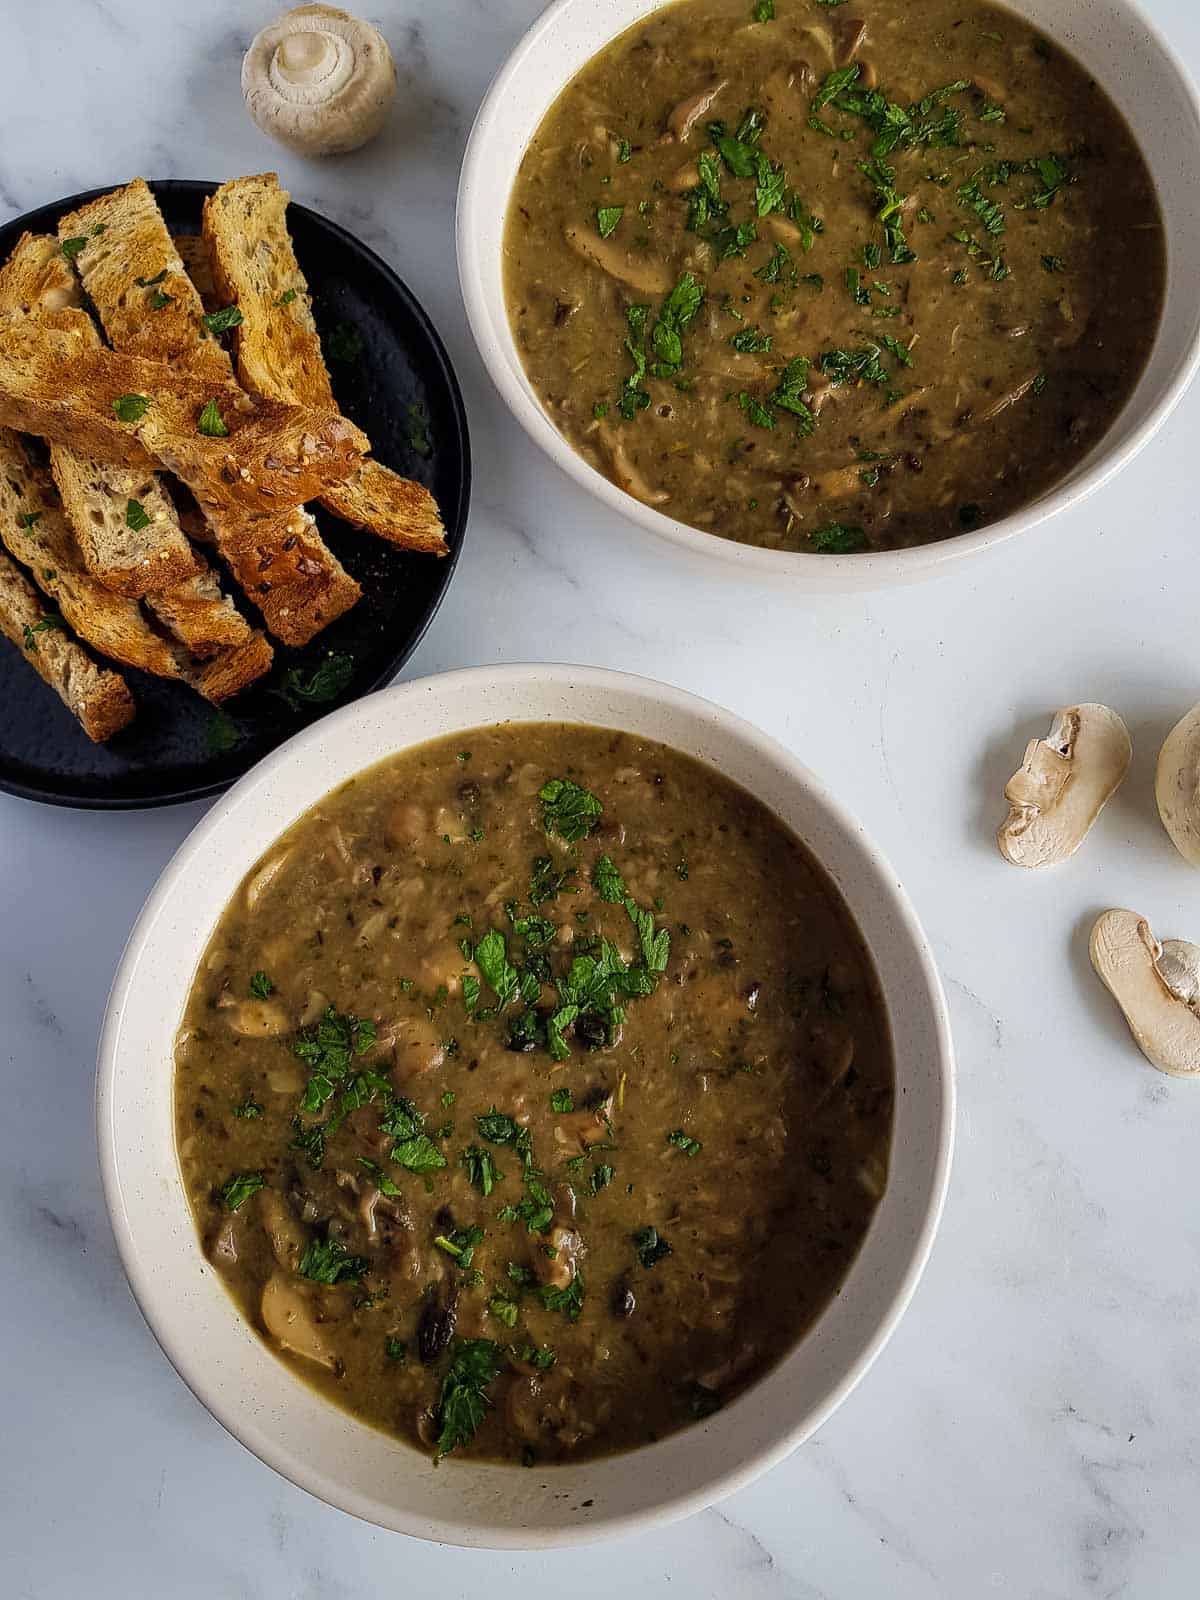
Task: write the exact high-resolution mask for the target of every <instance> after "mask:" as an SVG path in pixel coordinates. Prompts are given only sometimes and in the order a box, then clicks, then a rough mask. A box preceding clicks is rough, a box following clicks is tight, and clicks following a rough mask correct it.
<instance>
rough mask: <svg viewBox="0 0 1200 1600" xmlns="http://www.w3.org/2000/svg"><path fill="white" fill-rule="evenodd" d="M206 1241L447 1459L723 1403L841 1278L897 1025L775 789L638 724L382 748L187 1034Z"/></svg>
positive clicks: (308, 830) (312, 1343) (593, 1434)
mask: <svg viewBox="0 0 1200 1600" xmlns="http://www.w3.org/2000/svg"><path fill="white" fill-rule="evenodd" d="M176 1059H177V1072H176V1115H177V1133H178V1147H179V1156H180V1161H181V1166H182V1171H183V1175H184V1179H185V1183H186V1187H187V1190H188V1194H189V1197H190V1200H191V1204H192V1207H193V1211H194V1215H195V1219H196V1224H197V1227H198V1230H199V1232H200V1235H201V1239H202V1242H203V1246H204V1249H205V1251H206V1253H207V1255H208V1258H209V1260H210V1261H211V1262H212V1264H213V1266H214V1267H215V1268H216V1270H217V1272H218V1273H219V1274H220V1276H221V1278H222V1280H223V1281H224V1283H225V1284H226V1286H227V1287H228V1289H229V1291H230V1293H231V1294H232V1295H233V1297H234V1299H235V1300H236V1302H237V1304H238V1305H239V1307H240V1308H241V1310H242V1311H243V1313H244V1314H245V1316H246V1318H247V1319H248V1320H249V1321H250V1323H251V1324H252V1325H253V1326H254V1328H255V1329H256V1330H257V1331H258V1332H259V1333H260V1334H261V1335H262V1336H263V1337H264V1338H265V1339H266V1341H267V1342H268V1344H269V1345H270V1347H271V1348H272V1349H273V1350H274V1351H275V1352H276V1353H277V1354H278V1355H280V1356H281V1357H282V1359H284V1360H285V1361H286V1362H288V1363H289V1365H290V1366H291V1367H292V1368H293V1370H294V1371H295V1372H296V1373H297V1375H298V1376H301V1377H303V1378H305V1379H306V1380H308V1381H309V1382H310V1383H312V1384H314V1385H315V1386H316V1387H318V1388H319V1389H320V1390H321V1391H322V1392H323V1393H324V1394H326V1395H327V1396H329V1397H330V1398H331V1399H333V1400H335V1401H336V1402H337V1403H339V1404H340V1405H342V1406H345V1407H346V1408H347V1409H349V1410H350V1411H352V1412H353V1413H354V1414H355V1415H357V1416H359V1417H360V1418H362V1419H363V1420H364V1421H367V1422H370V1423H372V1424H374V1425H375V1426H377V1427H379V1428H382V1429H385V1430H387V1431H389V1432H391V1433H393V1434H395V1435H396V1436H397V1437H399V1438H401V1439H405V1440H408V1441H409V1442H411V1443H413V1444H416V1445H418V1446H420V1447H421V1448H423V1449H426V1450H429V1451H431V1452H433V1453H434V1454H437V1455H442V1454H445V1453H447V1452H449V1451H451V1450H456V1449H457V1450H461V1451H465V1452H468V1453H470V1454H472V1455H478V1456H482V1457H485V1458H494V1459H502V1460H505V1461H525V1462H527V1463H528V1462H531V1461H533V1460H538V1461H555V1460H562V1459H566V1458H571V1459H579V1458H581V1457H586V1456H590V1455H597V1454H602V1453H605V1452H610V1451H615V1450H621V1449H627V1448H631V1447H633V1446H636V1445H640V1444H644V1443H646V1442H648V1441H650V1440H654V1439H657V1438H661V1437H662V1436H663V1435H665V1434H668V1433H670V1432H672V1431H673V1430H675V1429H677V1428H680V1427H682V1426H684V1425H686V1424H687V1423H688V1422H690V1421H692V1420H695V1419H697V1418H702V1417H704V1416H707V1415H708V1414H710V1413H711V1412H712V1411H714V1410H716V1409H717V1408H718V1407H719V1406H721V1405H722V1404H723V1403H724V1402H726V1401H728V1400H729V1399H730V1398H732V1397H733V1396H735V1395H736V1394H737V1393H738V1392H739V1391H740V1390H741V1389H742V1388H744V1387H745V1386H746V1385H747V1384H749V1383H751V1382H753V1381H754V1380H755V1379H756V1378H757V1377H759V1376H761V1375H762V1373H763V1372H765V1371H766V1370H767V1369H768V1368H769V1367H770V1366H771V1365H772V1364H774V1363H775V1362H777V1361H778V1360H779V1359H780V1358H781V1357H783V1356H784V1355H786V1354H787V1353H788V1352H789V1350H790V1349H791V1348H792V1347H793V1346H794V1344H795V1342H796V1340H797V1339H798V1338H799V1336H800V1335H801V1334H802V1333H803V1332H804V1330H805V1329H806V1328H807V1327H808V1326H809V1325H810V1324H811V1323H812V1322H813V1320H814V1319H815V1318H816V1317H817V1316H819V1314H820V1312H821V1310H822V1308H823V1307H824V1306H825V1305H826V1304H827V1302H828V1301H829V1299H830V1298H831V1297H832V1296H833V1295H834V1294H836V1292H837V1290H838V1286H839V1285H840V1283H841V1282H842V1280H843V1278H844V1277H845V1274H846V1272H847V1271H848V1269H849V1267H850V1265H851V1263H852V1261H853V1259H854V1257H855V1255H856V1253H857V1251H858V1249H859V1247H860V1245H861V1244H862V1241H863V1238H864V1236H865V1233H866V1230H867V1228H868V1225H869V1223H870V1220H871V1217H872V1214H873V1212H874V1210H875V1207H876V1204H877V1202H878V1200H879V1198H880V1196H881V1194H882V1192H883V1189H884V1185H885V1182H886V1174H887V1163H888V1150H889V1142H890V1136H891V1124H892V1092H893V1077H892V1062H891V1046H890V1037H889V1030H888V1025H887V1020H886V1016H885V1013H884V1009H883V1005H882V1002H881V999H880V996H879V992H878V988H877V985H876V980H875V976H874V972H873V969H872V965H871V962H870V958H869V956H868V955H867V952H866V951H865V949H864V947H863V945H862V942H861V939H860V937H859V935H858V933H857V931H856V929H855V927H854V925H853V923H852V921H851V919H850V917H849V915H848V912H847V910H846V908H845V906H844V904H843V903H842V900H841V898H840V895H839V894H838V892H837V890H836V889H835V888H834V886H833V885H832V883H831V882H830V881H829V880H828V878H826V876H825V875H824V874H823V873H822V871H821V870H820V868H819V867H818V866H817V865H816V863H815V862H814V861H813V860H812V859H811V857H810V856H809V855H808V853H807V851H806V850H805V848H804V846H803V845H802V844H801V843H800V841H799V840H798V839H797V838H796V837H795V836H794V835H793V834H792V833H791V832H789V830H788V829H787V828H786V827H784V826H783V824H782V823H781V822H780V821H779V820H778V818H776V817H775V816H774V815H773V814H772V813H771V812H770V811H768V810H767V809H766V808H765V807H764V806H763V805H761V804H760V803H759V802H758V801H756V800H755V799H753V798H752V797H751V796H750V795H748V794H747V793H745V792H744V791H743V790H741V789H740V788H738V787H737V786H736V785H734V784H733V783H731V782H729V781H728V780H726V779H725V778H723V777H722V776H720V775H719V774H718V773H717V772H715V771H714V770H712V769H711V768H708V767H705V766H702V765H700V764H699V763H697V762H695V761H693V760H692V759H691V758H689V757H686V756H683V755H681V754H679V753H677V752H675V751H673V750H670V749H667V748H665V747H664V746H662V745H659V744H654V743H651V742H648V741H646V740H643V739H639V738H636V737H634V736H632V735H628V734H622V733H614V732H611V731H607V730H602V729H598V728H590V727H579V726H568V725H555V724H549V725H547V724H536V725H535V724H501V725H499V726H497V727H493V728H485V729H479V730H476V731H474V732H473V733H470V734H466V735H459V736H457V737H455V738H454V739H451V740H441V741H438V742H436V743H433V744H429V745H425V746H423V747H420V748H418V749H415V750H412V751H410V752H407V753H405V754H403V755H400V756H397V757H395V758H393V759H391V760H388V761H385V762H383V763H382V764H380V765H379V766H377V767H374V768H371V769H370V770H368V771H366V772H364V773H363V774H361V775H360V776H359V777H357V778H355V779H354V780H352V781H351V782H350V783H348V784H346V785H344V786H343V787H342V788H340V789H338V790H337V791H335V792H334V793H332V794H330V795H329V796H327V797H326V798H325V799H324V800H322V801H321V802H320V803H319V804H318V805H317V806H315V807H314V808H313V809H312V810H311V811H310V812H308V813H307V814H306V815H305V816H304V817H302V818H301V819H300V820H299V821H298V822H297V823H296V824H295V825H294V826H293V827H292V828H291V829H290V830H289V831H288V832H287V833H286V834H284V836H283V837H282V838H281V839H280V840H279V841H278V842H277V844H276V845H275V846H274V847H273V848H272V849H271V851H270V852H269V853H268V854H267V855H266V856H265V857H264V858H263V860H262V861H261V862H259V863H258V865H257V866H256V867H255V868H254V869H253V870H252V871H251V873H250V874H249V875H248V876H247V878H246V880H245V881H244V883H243V884H242V886H241V888H240V889H239V890H238V892H237V894H236V896H235V897H234V899H233V901H232V902H231V904H230V905H229V907H228V908H227V909H226V911H225V913H224V915H223V917H222V919H221V922H220V924H219V926H218V928H217V930H216V932H215V933H214V935H213V938H212V940H211V942H210V944H209V946H208V949H207V951H206V953H205V955H204V957H203V960H202V962H201V964H200V968H199V971H198V973H197V976H196V979H195V983H194V986H193V989H192V993H191V996H190V998H189V1000H188V1004H187V1010H186V1015H185V1018H184V1021H183V1025H182V1027H181V1030H180V1034H179V1038H178V1043H177V1050H176Z"/></svg>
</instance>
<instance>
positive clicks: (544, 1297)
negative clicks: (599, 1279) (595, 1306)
mask: <svg viewBox="0 0 1200 1600" xmlns="http://www.w3.org/2000/svg"><path fill="white" fill-rule="evenodd" d="M584 1289H585V1286H584V1282H583V1273H582V1272H576V1274H575V1276H574V1277H573V1278H572V1279H571V1281H570V1283H569V1284H568V1285H567V1287H566V1288H565V1289H555V1288H553V1287H552V1286H551V1285H550V1284H548V1283H544V1284H542V1286H541V1287H540V1288H539V1289H538V1298H539V1299H540V1300H541V1302H542V1305H543V1306H545V1308H546V1310H547V1311H561V1312H562V1314H563V1316H564V1317H566V1319H567V1321H568V1322H578V1321H579V1313H580V1312H581V1311H582V1310H583V1296H584Z"/></svg>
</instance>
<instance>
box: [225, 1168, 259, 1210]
mask: <svg viewBox="0 0 1200 1600" xmlns="http://www.w3.org/2000/svg"><path fill="white" fill-rule="evenodd" d="M266 1186H267V1180H266V1179H265V1178H264V1177H263V1175H262V1173H261V1172H237V1173H235V1174H234V1175H233V1177H232V1178H230V1179H229V1180H228V1181H227V1182H226V1183H225V1184H224V1185H223V1186H222V1189H221V1204H222V1205H223V1206H224V1207H225V1209H226V1211H236V1210H238V1208H239V1207H240V1206H244V1205H245V1203H246V1201H247V1200H249V1198H250V1196H251V1195H253V1194H257V1193H258V1191H259V1190H260V1189H265V1188H266Z"/></svg>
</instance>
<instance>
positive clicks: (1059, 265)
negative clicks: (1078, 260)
mask: <svg viewBox="0 0 1200 1600" xmlns="http://www.w3.org/2000/svg"><path fill="white" fill-rule="evenodd" d="M1042 266H1043V267H1044V268H1045V269H1046V271H1047V272H1065V271H1066V270H1067V264H1066V262H1065V261H1064V260H1063V258H1062V257H1061V256H1043V257H1042Z"/></svg>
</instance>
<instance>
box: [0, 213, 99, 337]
mask: <svg viewBox="0 0 1200 1600" xmlns="http://www.w3.org/2000/svg"><path fill="white" fill-rule="evenodd" d="M82 306H83V295H82V293H81V292H80V288H79V280H78V279H77V278H76V276H75V274H74V273H73V272H72V271H71V268H70V266H69V265H68V264H67V258H66V256H64V255H63V253H62V251H61V250H60V249H59V247H58V240H57V239H53V238H51V236H50V235H49V234H48V233H23V234H22V235H21V237H20V238H19V239H18V240H17V242H16V245H15V246H14V247H13V253H12V255H10V256H9V258H8V260H7V261H6V262H5V263H4V265H3V266H2V267H0V313H4V314H6V315H16V316H23V317H34V316H41V315H43V314H44V313H45V312H48V311H67V310H76V311H78V310H79V309H80V308H81V307H82Z"/></svg>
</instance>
